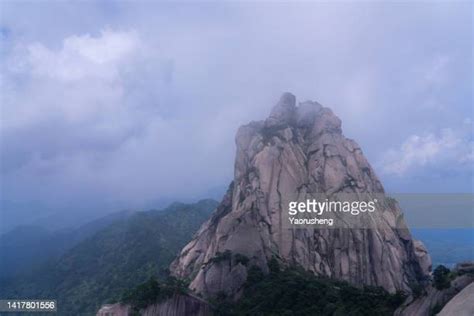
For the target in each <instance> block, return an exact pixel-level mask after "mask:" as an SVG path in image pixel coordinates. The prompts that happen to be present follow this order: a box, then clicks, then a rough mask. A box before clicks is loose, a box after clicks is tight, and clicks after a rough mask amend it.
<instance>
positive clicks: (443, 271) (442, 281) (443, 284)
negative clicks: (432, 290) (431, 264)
mask: <svg viewBox="0 0 474 316" xmlns="http://www.w3.org/2000/svg"><path fill="white" fill-rule="evenodd" d="M451 279H452V275H451V271H450V270H449V269H448V268H446V267H445V266H443V265H439V266H437V267H436V269H434V271H433V284H434V286H435V287H436V288H437V289H438V290H443V289H449V288H450V287H451Z"/></svg>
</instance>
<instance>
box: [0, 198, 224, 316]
mask: <svg viewBox="0 0 474 316" xmlns="http://www.w3.org/2000/svg"><path fill="white" fill-rule="evenodd" d="M216 205H217V202H216V201H213V200H202V201H199V202H198V203H195V204H183V203H174V204H172V205H171V206H170V207H168V208H167V209H165V210H163V211H149V212H139V213H136V214H134V215H132V216H131V217H129V218H126V219H121V220H119V221H117V222H115V223H113V224H111V225H109V226H108V227H106V228H104V229H102V230H100V231H98V232H97V233H96V234H94V235H93V236H91V237H90V238H87V239H86V240H84V241H82V242H81V243H79V244H78V245H77V246H75V247H73V248H72V249H71V250H69V251H68V252H66V253H65V254H64V255H62V256H61V257H60V258H59V259H58V260H56V261H54V262H51V263H49V264H47V265H44V266H42V267H39V268H37V269H36V270H35V271H34V273H32V274H31V275H28V276H25V277H23V278H21V279H14V280H12V282H10V284H6V285H5V286H3V284H2V288H1V289H0V296H1V297H9V298H38V297H49V298H55V299H57V300H58V311H59V314H60V315H91V314H95V311H97V309H98V308H99V306H100V305H101V304H103V303H106V302H107V301H115V300H117V299H118V298H119V297H120V296H121V295H122V293H123V291H124V290H126V289H128V288H130V287H134V286H136V285H137V284H139V283H141V282H144V281H145V280H147V279H148V278H150V277H151V276H153V275H154V276H163V275H165V274H167V271H166V270H167V267H168V266H169V264H170V262H171V261H172V260H173V258H174V257H175V256H176V254H177V253H178V252H179V250H180V249H181V248H182V247H183V246H184V245H185V244H186V242H188V241H189V240H190V239H191V238H192V236H193V234H194V233H195V232H196V231H197V229H198V228H199V226H200V225H201V224H202V223H203V222H204V221H205V220H206V219H207V218H209V214H210V213H211V212H212V210H213V209H214V208H215V207H216Z"/></svg>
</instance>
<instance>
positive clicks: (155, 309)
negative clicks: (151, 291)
mask: <svg viewBox="0 0 474 316" xmlns="http://www.w3.org/2000/svg"><path fill="white" fill-rule="evenodd" d="M140 315H141V316H160V315H166V316H183V315H193V316H212V315H213V312H212V309H211V307H210V305H209V304H208V303H207V302H205V301H203V300H202V299H200V298H198V297H195V296H193V295H184V294H175V295H173V296H172V297H170V298H168V299H166V300H165V301H163V302H161V303H159V304H153V305H150V306H148V307H147V308H146V309H144V310H142V311H140Z"/></svg>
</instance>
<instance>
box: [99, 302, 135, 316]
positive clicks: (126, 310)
mask: <svg viewBox="0 0 474 316" xmlns="http://www.w3.org/2000/svg"><path fill="white" fill-rule="evenodd" d="M130 314H131V310H130V306H128V305H122V304H107V305H104V306H102V307H101V308H100V309H99V311H98V312H97V314H96V316H129V315H130Z"/></svg>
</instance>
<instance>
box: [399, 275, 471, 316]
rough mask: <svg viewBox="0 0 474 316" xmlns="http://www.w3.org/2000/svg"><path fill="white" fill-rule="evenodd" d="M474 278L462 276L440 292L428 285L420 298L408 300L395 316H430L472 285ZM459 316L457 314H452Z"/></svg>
mask: <svg viewBox="0 0 474 316" xmlns="http://www.w3.org/2000/svg"><path fill="white" fill-rule="evenodd" d="M473 281H474V276H472V275H461V276H459V277H457V278H456V279H454V280H453V281H451V286H450V287H449V288H447V289H443V290H438V289H436V288H435V287H434V286H433V285H431V284H430V285H428V286H427V287H426V288H425V289H424V291H425V293H423V294H422V295H421V296H420V297H418V298H416V299H414V298H412V297H410V298H408V299H407V301H406V302H405V303H404V304H403V305H402V306H400V307H399V308H398V309H397V310H396V311H395V316H430V315H434V314H435V313H436V312H439V311H440V308H441V307H443V306H444V305H445V304H446V303H447V302H449V301H450V300H451V299H452V298H453V297H454V296H455V295H456V294H458V293H459V292H460V291H462V290H463V289H464V288H466V287H467V286H468V285H470V284H472V282H473ZM450 315H457V314H450Z"/></svg>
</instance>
